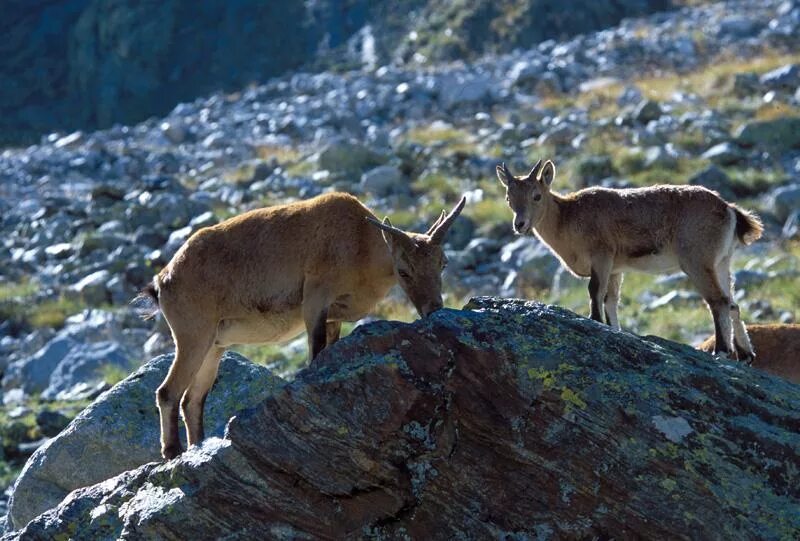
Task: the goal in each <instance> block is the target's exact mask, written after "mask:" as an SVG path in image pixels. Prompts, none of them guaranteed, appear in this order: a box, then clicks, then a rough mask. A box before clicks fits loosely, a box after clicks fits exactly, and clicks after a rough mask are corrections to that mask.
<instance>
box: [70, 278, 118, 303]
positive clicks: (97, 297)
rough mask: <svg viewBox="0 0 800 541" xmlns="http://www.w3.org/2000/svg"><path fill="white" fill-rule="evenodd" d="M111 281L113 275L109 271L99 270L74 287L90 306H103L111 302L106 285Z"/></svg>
mask: <svg viewBox="0 0 800 541" xmlns="http://www.w3.org/2000/svg"><path fill="white" fill-rule="evenodd" d="M110 279H111V273H109V272H108V271H107V270H99V271H97V272H93V273H92V274H90V275H88V276H86V277H84V278H83V279H82V280H81V281H79V282H78V283H77V284H75V285H73V286H72V288H71V289H72V290H73V291H75V292H76V293H77V294H78V295H79V296H80V298H81V299H82V300H83V302H85V303H86V304H87V305H89V306H101V305H103V304H107V303H109V302H110V301H111V296H110V293H109V291H108V289H107V287H106V284H107V283H108V281H109V280H110Z"/></svg>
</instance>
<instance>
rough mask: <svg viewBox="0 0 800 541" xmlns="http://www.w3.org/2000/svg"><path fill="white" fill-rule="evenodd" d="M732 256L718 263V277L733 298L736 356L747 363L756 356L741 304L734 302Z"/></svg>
mask: <svg viewBox="0 0 800 541" xmlns="http://www.w3.org/2000/svg"><path fill="white" fill-rule="evenodd" d="M730 265H731V258H730V256H728V257H725V258H723V259H722V260H721V261H720V262H719V263H717V277H718V278H719V282H720V285H721V286H722V289H723V291H724V292H725V293H726V294H727V295H728V297H729V298H730V299H731V322H732V325H733V345H734V347H735V348H736V357H737V358H738V359H739V360H740V361H742V362H745V363H747V364H751V363H752V362H753V361H754V360H755V358H756V355H755V352H754V351H753V345H752V344H751V343H750V337H749V336H748V335H747V329H746V328H745V326H744V323H742V318H741V315H740V314H739V305H738V304H736V303H735V302H733V300H732V299H733V277H732V276H731V270H730Z"/></svg>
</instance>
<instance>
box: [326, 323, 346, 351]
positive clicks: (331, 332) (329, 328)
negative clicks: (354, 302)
mask: <svg viewBox="0 0 800 541" xmlns="http://www.w3.org/2000/svg"><path fill="white" fill-rule="evenodd" d="M341 332H342V322H341V321H329V322H327V323H326V324H325V335H326V343H327V345H329V346H330V345H333V344H334V343H335V342H336V341H337V340H339V334H341Z"/></svg>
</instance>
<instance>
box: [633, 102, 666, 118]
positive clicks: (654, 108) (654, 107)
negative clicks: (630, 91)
mask: <svg viewBox="0 0 800 541" xmlns="http://www.w3.org/2000/svg"><path fill="white" fill-rule="evenodd" d="M662 114H664V112H663V110H662V109H661V105H659V104H658V102H657V101H655V100H643V101H641V102H640V103H639V105H637V106H636V108H635V109H634V110H633V118H634V119H635V120H636V121H637V122H639V123H641V124H647V123H648V122H650V121H651V120H658V119H659V118H660V117H661V115H662Z"/></svg>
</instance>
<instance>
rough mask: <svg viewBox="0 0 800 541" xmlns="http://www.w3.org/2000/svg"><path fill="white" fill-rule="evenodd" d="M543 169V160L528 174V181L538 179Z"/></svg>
mask: <svg viewBox="0 0 800 541" xmlns="http://www.w3.org/2000/svg"><path fill="white" fill-rule="evenodd" d="M541 168H542V160H539V161H538V162H536V165H534V166H533V168H532V169H531V172H530V173H528V180H536V177H537V176H538V175H539V169H541Z"/></svg>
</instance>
